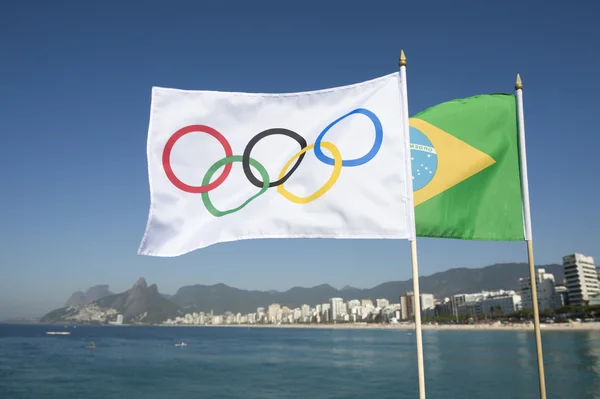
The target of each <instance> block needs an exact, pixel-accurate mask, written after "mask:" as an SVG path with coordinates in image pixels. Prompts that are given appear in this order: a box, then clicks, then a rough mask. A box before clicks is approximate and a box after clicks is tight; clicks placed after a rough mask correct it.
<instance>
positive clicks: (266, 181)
mask: <svg viewBox="0 0 600 399" xmlns="http://www.w3.org/2000/svg"><path fill="white" fill-rule="evenodd" d="M323 144H325V143H323ZM326 148H327V147H326ZM233 162H243V157H242V156H240V155H233V156H230V157H225V158H223V159H221V160H220V161H217V162H215V163H214V164H213V166H211V167H210V168H208V170H207V171H206V174H205V175H204V179H202V185H208V183H209V182H210V178H211V177H212V176H213V175H214V174H215V172H216V171H217V170H219V168H220V167H221V166H223V165H226V166H225V167H227V166H229V167H231V164H232V163H233ZM250 165H252V166H254V167H255V168H256V169H258V173H260V175H261V176H262V178H263V185H262V188H261V190H260V191H259V192H258V193H256V194H254V195H253V196H252V197H250V198H248V199H247V200H246V201H245V202H244V203H243V204H242V205H240V206H238V207H237V208H233V209H230V210H228V211H220V210H218V209H217V208H215V206H214V205H213V204H212V202H211V200H210V198H209V197H208V192H206V191H205V192H203V193H202V202H203V203H204V206H205V207H206V209H207V210H208V211H209V212H210V213H211V214H212V215H213V216H216V217H221V216H225V215H227V214H229V213H234V212H237V211H239V210H240V209H242V208H243V207H245V206H246V205H248V204H249V203H250V202H252V201H253V200H254V199H255V198H257V197H259V196H261V195H263V194H264V193H266V192H267V190H268V189H269V172H267V170H266V169H265V167H264V166H262V165H261V164H260V163H259V162H258V161H257V160H255V159H252V158H250Z"/></svg>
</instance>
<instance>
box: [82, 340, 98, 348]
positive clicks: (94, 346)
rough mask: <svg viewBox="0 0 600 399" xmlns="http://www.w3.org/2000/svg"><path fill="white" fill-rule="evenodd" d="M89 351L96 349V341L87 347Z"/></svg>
mask: <svg viewBox="0 0 600 399" xmlns="http://www.w3.org/2000/svg"><path fill="white" fill-rule="evenodd" d="M85 347H86V348H87V349H96V343H95V342H94V341H90V344H89V345H86V346H85Z"/></svg>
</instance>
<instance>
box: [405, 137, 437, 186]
mask: <svg viewBox="0 0 600 399" xmlns="http://www.w3.org/2000/svg"><path fill="white" fill-rule="evenodd" d="M410 159H411V166H412V174H413V176H412V178H413V191H417V190H420V189H422V188H423V187H425V186H426V185H427V184H429V182H430V181H431V180H432V179H433V176H435V172H436V170H437V166H438V158H437V153H436V152H435V148H433V144H431V141H429V139H428V138H427V136H425V135H424V134H423V133H422V132H421V131H420V130H419V129H417V128H414V127H412V126H411V127H410Z"/></svg>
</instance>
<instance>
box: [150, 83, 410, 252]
mask: <svg viewBox="0 0 600 399" xmlns="http://www.w3.org/2000/svg"><path fill="white" fill-rule="evenodd" d="M405 99H406V96H404V95H403V93H402V82H401V75H400V73H392V74H389V75H387V76H383V77H379V78H377V79H373V80H370V81H366V82H362V83H358V84H354V85H349V86H342V87H336V88H330V89H325V90H317V91H310V92H301V93H288V94H258V93H232V92H215V91H191V90H190V91H189V90H176V89H167V88H158V87H154V88H153V89H152V105H151V111H150V123H149V131H148V146H147V155H148V174H149V182H150V214H149V216H148V223H147V226H146V231H145V234H144V237H143V239H142V242H141V245H140V248H139V251H138V253H139V254H141V255H150V256H178V255H182V254H185V253H188V252H190V251H193V250H195V249H199V248H203V247H207V246H209V245H212V244H216V243H221V242H229V241H236V240H244V239H257V238H347V239H352V238H357V239H358V238H363V239H365V238H369V239H378V238H396V239H410V240H412V239H414V238H415V232H414V210H413V193H412V180H410V179H412V175H411V169H410V168H411V165H410V147H409V146H410V144H409V138H408V122H407V121H404V120H403V117H402V115H403V114H402V101H405Z"/></svg>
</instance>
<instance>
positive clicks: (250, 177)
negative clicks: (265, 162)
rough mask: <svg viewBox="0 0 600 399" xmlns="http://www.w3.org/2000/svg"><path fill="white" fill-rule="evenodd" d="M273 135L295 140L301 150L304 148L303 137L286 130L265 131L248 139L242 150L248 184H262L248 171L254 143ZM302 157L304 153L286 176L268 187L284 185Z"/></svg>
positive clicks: (258, 185) (304, 141)
mask: <svg viewBox="0 0 600 399" xmlns="http://www.w3.org/2000/svg"><path fill="white" fill-rule="evenodd" d="M273 134H282V135H284V136H287V137H291V138H293V139H294V140H296V141H297V142H298V144H300V149H301V150H302V149H304V148H306V140H305V139H304V137H302V136H300V135H299V134H298V133H296V132H293V131H291V130H288V129H268V130H265V131H263V132H261V133H259V134H257V135H256V136H254V137H252V139H250V141H249V142H248V144H246V149H245V150H244V155H243V161H242V166H243V167H244V174H245V175H246V177H247V178H248V180H250V183H252V184H254V185H255V186H256V187H262V186H263V182H261V181H260V180H258V179H257V178H256V177H254V175H253V174H252V170H250V162H249V160H250V152H252V149H253V148H254V146H255V145H256V143H258V142H259V141H260V140H261V139H263V138H265V137H267V136H271V135H273ZM304 155H305V154H304V153H302V155H300V158H298V161H297V162H296V164H295V165H294V167H293V168H292V169H290V171H289V172H288V173H287V175H285V176H280V177H279V180H277V181H274V182H273V183H271V184H270V185H269V187H277V186H280V185H282V184H283V183H285V182H286V180H287V179H289V178H290V176H291V175H292V174H293V173H294V172H295V171H296V169H298V166H300V162H302V159H303V158H304ZM286 169H287V168H286Z"/></svg>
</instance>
